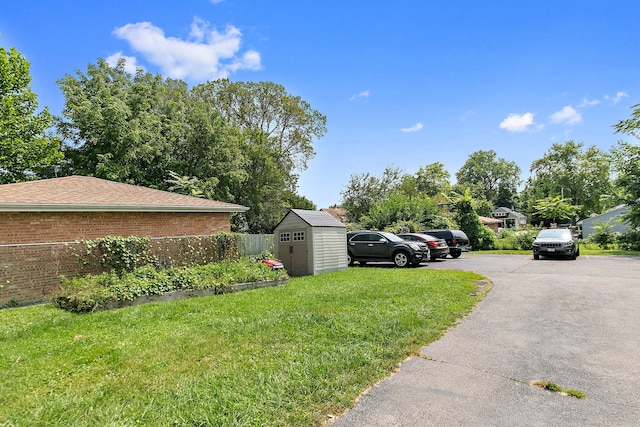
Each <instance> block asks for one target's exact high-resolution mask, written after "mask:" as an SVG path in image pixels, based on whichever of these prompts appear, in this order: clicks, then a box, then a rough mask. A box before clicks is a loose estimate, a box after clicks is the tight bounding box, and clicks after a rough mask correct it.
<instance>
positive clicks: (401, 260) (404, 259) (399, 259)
mask: <svg viewBox="0 0 640 427" xmlns="http://www.w3.org/2000/svg"><path fill="white" fill-rule="evenodd" d="M393 263H394V264H395V266H396V267H400V268H402V267H408V266H409V265H411V262H410V261H409V255H407V253H406V252H404V251H398V252H396V253H395V254H393Z"/></svg>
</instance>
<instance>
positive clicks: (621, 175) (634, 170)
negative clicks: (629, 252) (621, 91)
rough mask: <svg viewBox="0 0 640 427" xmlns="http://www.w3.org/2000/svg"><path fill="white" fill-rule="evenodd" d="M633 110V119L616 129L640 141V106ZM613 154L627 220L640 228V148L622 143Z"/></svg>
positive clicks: (614, 149) (618, 125) (615, 126)
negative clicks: (627, 207)
mask: <svg viewBox="0 0 640 427" xmlns="http://www.w3.org/2000/svg"><path fill="white" fill-rule="evenodd" d="M632 108H633V109H634V110H633V112H632V114H631V117H630V118H629V119H626V120H621V121H620V122H618V123H617V124H616V125H614V129H615V132H616V133H625V134H627V135H631V136H634V137H636V138H638V139H640V104H636V105H634V106H633V107H632ZM612 152H613V156H614V168H615V170H616V171H617V172H618V177H617V180H616V185H617V186H618V188H620V189H622V191H623V196H622V201H623V202H624V203H626V204H627V205H628V206H629V213H628V214H627V215H626V219H627V220H629V222H630V223H631V225H632V226H633V227H634V228H640V146H638V145H637V144H636V145H634V144H631V143H628V142H624V141H620V142H618V145H617V146H616V147H614V148H613V150H612Z"/></svg>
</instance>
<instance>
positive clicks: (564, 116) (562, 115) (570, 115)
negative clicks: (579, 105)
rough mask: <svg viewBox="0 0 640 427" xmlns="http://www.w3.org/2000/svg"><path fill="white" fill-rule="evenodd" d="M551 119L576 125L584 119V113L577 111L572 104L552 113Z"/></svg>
mask: <svg viewBox="0 0 640 427" xmlns="http://www.w3.org/2000/svg"><path fill="white" fill-rule="evenodd" d="M551 121H552V122H553V123H566V124H568V125H575V124H577V123H580V122H581V121H582V114H580V113H579V112H578V111H576V110H575V109H574V108H573V107H572V106H570V105H567V106H566V107H564V108H563V109H562V110H560V111H556V112H555V113H553V114H552V115H551Z"/></svg>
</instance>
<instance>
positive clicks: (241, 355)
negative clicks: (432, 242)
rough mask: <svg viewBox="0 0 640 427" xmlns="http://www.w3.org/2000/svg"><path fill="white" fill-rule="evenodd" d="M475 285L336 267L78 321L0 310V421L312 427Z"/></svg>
mask: <svg viewBox="0 0 640 427" xmlns="http://www.w3.org/2000/svg"><path fill="white" fill-rule="evenodd" d="M481 279H482V278H481V276H479V275H477V274H474V273H466V272H453V271H443V270H438V271H432V270H429V269H428V268H427V269H396V268H350V269H349V270H347V271H343V272H335V273H329V274H323V275H319V276H310V277H302V278H294V279H291V280H290V281H289V283H288V284H287V285H284V286H279V287H274V288H263V289H258V290H252V291H245V292H238V293H233V294H226V295H218V296H211V297H201V298H192V299H185V300H179V301H172V302H164V303H154V304H145V305H138V306H134V307H128V308H124V309H119V310H113V311H105V312H96V313H92V314H80V315H79V314H72V313H69V312H65V311H62V310H60V309H58V308H55V307H54V306H53V305H50V304H49V305H40V306H31V307H24V308H13V309H5V310H0V425H3V426H4V425H7V426H14V425H15V426H134V425H147V426H170V425H177V426H183V425H184V426H309V425H322V424H323V423H325V422H326V421H327V419H328V417H329V415H332V414H333V415H339V414H341V413H343V412H344V411H345V410H346V409H348V408H349V407H351V406H352V405H353V404H354V402H355V400H356V398H357V397H358V396H359V395H360V394H361V393H362V392H363V391H365V390H366V389H367V388H368V387H370V386H371V385H373V384H375V383H376V382H378V381H379V380H381V379H383V378H385V377H388V376H389V375H391V374H392V372H393V371H394V369H396V368H397V366H398V364H399V363H400V362H402V361H403V360H404V359H405V358H406V357H407V356H409V355H412V354H417V353H418V351H419V349H420V347H422V346H423V345H425V344H427V343H429V342H432V341H434V340H437V339H438V338H439V337H441V336H442V335H443V334H444V333H445V332H446V330H447V329H448V328H450V327H451V326H452V325H454V324H455V322H456V320H457V319H459V318H460V317H461V316H464V315H465V314H467V313H468V312H469V311H470V310H471V309H472V307H473V305H474V304H475V303H476V302H477V301H478V299H480V298H482V295H480V296H475V294H474V292H476V290H477V283H478V281H479V280H481Z"/></svg>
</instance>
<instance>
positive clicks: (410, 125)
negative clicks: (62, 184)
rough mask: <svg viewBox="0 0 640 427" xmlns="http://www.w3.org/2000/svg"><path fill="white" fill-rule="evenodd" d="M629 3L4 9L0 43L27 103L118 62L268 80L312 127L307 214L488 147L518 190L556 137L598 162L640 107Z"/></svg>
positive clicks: (44, 5) (55, 98) (633, 10)
mask: <svg viewBox="0 0 640 427" xmlns="http://www.w3.org/2000/svg"><path fill="white" fill-rule="evenodd" d="M638 22H640V2H637V0H609V1H606V2H605V1H600V0H598V1H594V0H580V1H575V0H564V1H557V0H553V1H551V0H537V1H520V2H516V1H508V0H500V1H498V0H495V1H480V0H464V1H463V0H460V1H455V0H451V1H445V0H440V1H428V0H396V1H377V0H370V1H348V0H342V1H336V0H324V1H312V0H299V1H293V0H291V1H270V2H267V1H255V0H254V1H248V0H216V1H212V0H183V1H180V2H171V1H166V2H149V1H141V0H129V1H121V0H112V1H109V2H96V1H92V0H85V1H64V2H54V1H29V0H26V1H25V2H15V1H11V2H5V4H3V6H2V10H1V11H0V46H2V47H5V48H9V47H15V48H17V49H18V50H19V51H20V52H21V53H22V54H23V55H24V56H25V57H26V59H27V60H28V61H29V62H30V63H31V76H32V78H33V81H32V85H31V87H32V89H33V90H34V92H36V94H38V101H39V103H40V106H41V107H43V106H48V107H49V108H50V110H51V112H52V113H53V114H59V113H60V111H61V109H62V106H63V102H64V98H63V96H62V93H61V92H60V90H59V87H58V85H57V83H56V81H57V80H58V79H60V78H62V77H64V76H65V74H73V73H74V72H75V71H76V70H80V71H81V72H86V69H87V65H88V64H90V63H91V64H95V63H96V61H97V59H98V58H103V59H107V60H110V61H115V60H116V58H117V57H119V56H123V57H125V58H127V59H128V64H129V65H134V64H135V65H136V66H138V67H142V68H144V69H145V70H147V71H149V72H152V73H159V74H162V75H163V76H165V77H174V78H181V79H183V80H185V81H187V82H188V83H190V84H197V83H201V82H203V81H207V80H211V79H214V78H217V77H229V78H230V79H231V80H236V81H272V82H275V83H278V84H281V85H283V86H284V87H285V89H286V90H287V91H288V92H289V93H291V94H294V95H298V96H300V97H302V99H304V100H305V101H307V102H309V103H310V104H311V106H312V107H313V108H315V109H317V110H318V111H320V112H321V113H322V114H324V115H326V116H327V128H328V132H327V134H326V135H325V136H324V137H323V138H322V139H320V140H318V141H316V142H315V143H314V147H315V150H316V153H317V154H316V157H315V158H314V159H313V160H312V161H311V162H310V163H309V167H308V169H307V170H305V171H304V172H302V173H301V177H300V186H299V193H300V194H301V195H304V196H305V197H307V198H309V199H310V200H312V201H313V202H314V203H315V204H316V205H317V206H318V208H321V207H327V206H329V205H331V204H334V203H339V202H340V199H341V196H340V193H341V191H342V190H343V189H344V187H345V186H346V185H347V184H348V182H349V178H350V176H351V175H352V174H361V173H365V172H369V173H372V174H375V175H380V174H381V173H382V171H383V170H384V169H385V167H387V166H393V167H398V168H401V169H403V170H404V171H405V172H407V173H415V172H416V171H417V170H418V169H419V168H420V166H424V165H427V164H430V163H433V162H441V163H443V164H444V165H445V168H446V169H447V171H448V172H449V173H450V174H451V178H452V181H453V182H455V173H456V172H457V171H458V170H459V169H460V167H461V166H462V165H463V164H464V162H465V161H466V160H467V158H468V156H469V155H470V154H471V153H473V152H475V151H478V150H490V149H493V150H494V151H495V152H496V153H497V154H498V157H501V158H504V159H506V160H509V161H514V162H516V163H517V164H518V165H519V166H520V168H521V169H522V171H523V175H522V178H523V179H526V178H527V177H528V171H529V167H530V165H531V162H532V161H534V160H536V159H539V158H541V157H542V156H543V155H544V154H545V153H546V152H547V151H548V149H549V148H550V147H551V145H552V144H553V143H556V142H557V143H562V142H565V141H568V140H574V141H576V142H582V143H584V144H585V146H591V145H595V146H597V147H599V148H601V149H603V150H608V149H609V148H610V147H611V146H612V145H615V143H616V142H617V141H618V140H619V139H625V138H624V137H623V136H620V135H614V134H613V131H612V127H611V126H612V125H613V124H615V123H616V122H617V121H619V120H621V119H625V118H628V117H629V116H630V114H631V111H632V110H631V109H630V107H631V106H632V105H634V104H638V103H640V78H638V77H640V55H639V54H638V52H639V51H640V50H639V48H638V43H639V42H640V26H639V25H638Z"/></svg>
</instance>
